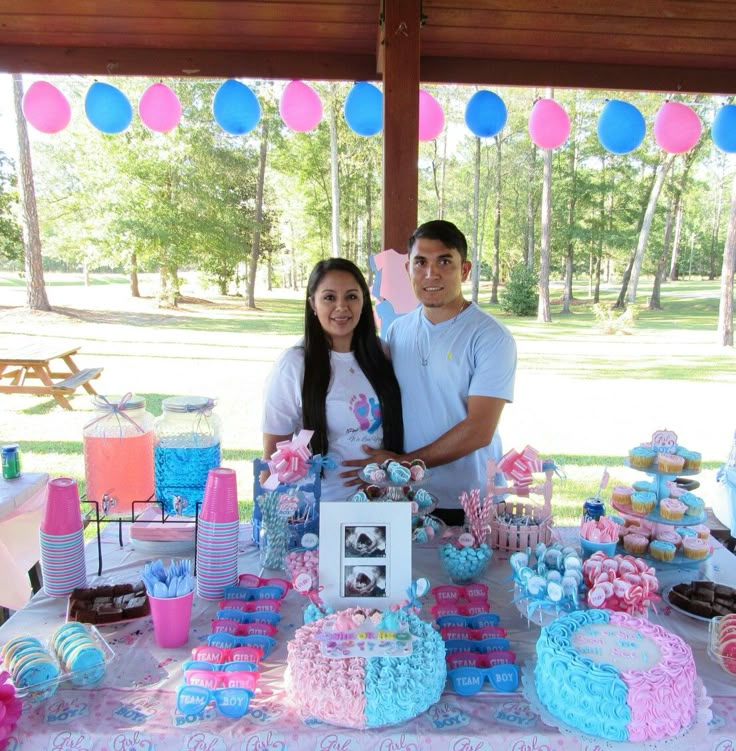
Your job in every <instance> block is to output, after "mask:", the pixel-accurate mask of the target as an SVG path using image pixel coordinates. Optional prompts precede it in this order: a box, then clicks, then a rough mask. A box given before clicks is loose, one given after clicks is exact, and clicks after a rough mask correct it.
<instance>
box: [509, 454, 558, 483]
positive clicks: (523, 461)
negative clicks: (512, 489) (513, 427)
mask: <svg viewBox="0 0 736 751" xmlns="http://www.w3.org/2000/svg"><path fill="white" fill-rule="evenodd" d="M549 462H550V460H549V459H545V460H544V461H542V460H541V459H540V458H539V452H538V451H537V450H536V449H535V448H533V447H532V446H529V445H527V446H525V447H524V448H523V450H522V451H521V453H519V452H518V451H516V450H515V449H511V450H510V451H507V452H506V453H505V454H504V455H503V458H502V459H501V461H500V462H499V463H498V469H499V471H501V472H503V473H504V474H505V475H507V476H508V477H510V478H511V479H512V480H513V481H514V484H515V485H516V486H517V487H519V488H528V487H530V486H531V484H532V475H533V474H534V473H535V472H542V471H544V470H546V469H549V468H550V466H549ZM551 468H553V469H555V471H556V469H557V468H556V467H555V466H554V462H552V467H551Z"/></svg>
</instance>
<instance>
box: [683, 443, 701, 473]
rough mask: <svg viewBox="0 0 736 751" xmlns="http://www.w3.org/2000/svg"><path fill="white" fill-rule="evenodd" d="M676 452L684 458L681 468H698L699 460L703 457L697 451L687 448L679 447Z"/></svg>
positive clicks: (694, 469)
mask: <svg viewBox="0 0 736 751" xmlns="http://www.w3.org/2000/svg"><path fill="white" fill-rule="evenodd" d="M677 453H678V454H679V455H680V456H681V457H682V458H683V459H684V460H685V464H684V466H683V469H689V470H693V471H696V470H699V469H700V462H701V460H702V458H703V456H702V454H701V453H700V452H699V451H689V450H688V449H684V448H679V449H678V450H677Z"/></svg>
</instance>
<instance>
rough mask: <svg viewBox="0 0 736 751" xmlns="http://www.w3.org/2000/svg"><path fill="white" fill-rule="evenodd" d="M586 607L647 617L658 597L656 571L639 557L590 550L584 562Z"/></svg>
mask: <svg viewBox="0 0 736 751" xmlns="http://www.w3.org/2000/svg"><path fill="white" fill-rule="evenodd" d="M583 581H584V583H585V585H586V587H588V592H587V594H586V598H585V600H586V602H587V604H588V607H589V608H605V609H606V610H616V611H619V612H625V613H628V614H629V615H634V616H640V617H642V616H643V617H646V616H647V614H648V610H649V606H650V605H652V604H653V603H655V602H656V601H657V600H659V599H661V598H660V597H659V595H658V594H657V590H658V589H659V581H658V580H657V576H656V571H655V569H654V567H653V566H650V565H649V564H648V563H647V562H646V561H645V560H643V559H642V558H636V557H634V556H632V555H620V554H617V555H614V556H612V557H610V556H607V555H606V554H605V553H603V552H602V551H597V552H595V553H593V554H592V555H591V556H590V558H588V560H587V561H585V562H584V563H583Z"/></svg>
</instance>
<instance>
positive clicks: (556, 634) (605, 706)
mask: <svg viewBox="0 0 736 751" xmlns="http://www.w3.org/2000/svg"><path fill="white" fill-rule="evenodd" d="M608 622H609V613H608V611H606V610H587V611H575V612H573V613H570V614H568V615H565V616H562V617H560V618H558V619H557V620H555V621H553V622H552V623H551V624H550V625H549V626H546V627H545V628H543V629H542V633H541V635H540V637H539V641H538V642H537V665H536V667H535V669H534V683H535V687H536V691H537V696H538V697H539V700H540V702H541V703H542V705H543V706H544V707H546V708H547V709H548V710H549V712H551V713H552V714H553V715H554V716H555V717H558V718H560V719H561V720H563V721H564V722H566V723H567V724H568V725H571V726H572V727H575V728H578V729H579V730H582V731H583V732H585V733H588V734H590V735H594V736H600V737H602V738H606V739H607V740H612V741H626V740H628V738H629V733H628V729H627V726H628V725H629V723H630V722H631V711H630V709H629V707H628V705H627V703H626V696H627V693H628V689H627V687H626V684H625V683H624V682H623V681H622V680H621V678H620V677H619V674H618V671H617V670H616V668H614V667H613V666H612V665H608V664H605V663H596V662H593V660H591V659H589V658H588V657H584V656H583V655H581V654H579V653H578V652H577V651H576V650H575V649H574V648H573V646H572V635H573V634H574V633H575V632H576V631H577V630H578V629H580V628H582V627H583V626H585V625H586V624H588V623H608Z"/></svg>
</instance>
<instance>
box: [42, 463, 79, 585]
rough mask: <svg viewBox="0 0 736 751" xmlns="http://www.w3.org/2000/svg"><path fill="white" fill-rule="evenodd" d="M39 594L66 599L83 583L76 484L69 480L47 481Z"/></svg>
mask: <svg viewBox="0 0 736 751" xmlns="http://www.w3.org/2000/svg"><path fill="white" fill-rule="evenodd" d="M39 539H40V546H41V576H42V578H43V590H44V592H45V593H46V594H47V595H48V596H49V597H66V596H68V595H69V594H70V593H71V591H72V590H73V589H76V588H77V587H83V586H84V585H85V584H86V583H87V567H86V564H85V559H84V532H83V524H82V511H81V509H80V506H79V490H78V489H77V483H76V481H75V480H72V479H71V478H70V477H56V478H54V479H53V480H50V481H49V484H48V490H47V495H46V505H45V506H44V509H43V516H42V517H41V527H40V531H39Z"/></svg>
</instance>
